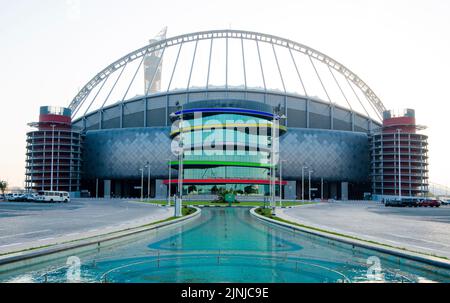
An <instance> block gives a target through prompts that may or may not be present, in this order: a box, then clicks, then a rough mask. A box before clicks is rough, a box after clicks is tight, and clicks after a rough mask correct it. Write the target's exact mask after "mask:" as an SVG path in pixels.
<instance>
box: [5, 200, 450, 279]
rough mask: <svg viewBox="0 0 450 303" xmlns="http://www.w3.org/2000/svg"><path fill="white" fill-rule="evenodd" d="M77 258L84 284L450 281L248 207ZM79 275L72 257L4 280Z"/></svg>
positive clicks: (217, 211)
mask: <svg viewBox="0 0 450 303" xmlns="http://www.w3.org/2000/svg"><path fill="white" fill-rule="evenodd" d="M75 256H76V257H78V258H79V259H80V261H81V267H80V270H81V272H80V279H81V281H83V282H109V283H114V282H119V283H121V282H125V283H130V282H148V283H153V282H207V283H208V282H255V283H258V282H305V283H314V282H319V283H321V282H330V283H335V282H369V281H370V282H371V281H377V282H379V281H388V282H419V281H429V280H432V281H439V282H450V273H449V272H448V271H445V270H442V269H438V268H435V267H432V266H425V265H422V264H419V263H417V262H413V261H408V260H405V259H401V258H397V257H392V256H388V255H384V254H381V253H378V252H374V251H370V250H365V249H359V248H353V247H352V246H351V245H346V244H342V243H338V242H334V241H329V240H326V239H322V238H319V237H316V236H312V235H308V234H304V233H300V232H298V231H294V230H291V229H284V228H280V227H277V226H272V225H269V224H266V223H264V222H260V221H259V220H257V219H255V218H253V217H252V216H251V215H250V213H249V209H246V208H204V209H202V214H201V216H200V217H198V218H197V219H195V220H194V221H192V222H189V223H186V224H184V225H182V226H180V227H166V228H163V229H160V230H157V231H150V232H146V233H142V234H140V235H139V236H134V237H132V238H128V239H126V240H125V241H123V242H121V243H116V244H114V245H110V246H107V247H103V246H102V247H101V248H98V249H93V250H90V251H89V250H88V251H84V252H81V253H78V254H75ZM378 262H379V263H378ZM378 265H379V266H378ZM73 269H74V268H73V267H68V266H66V257H64V258H60V259H57V260H51V261H48V262H46V263H41V264H39V265H36V266H33V267H30V266H28V267H27V268H25V269H21V270H16V271H13V272H4V273H3V274H1V273H0V281H10V282H38V283H39V282H66V281H67V279H68V275H67V274H68V272H71V273H72V272H73Z"/></svg>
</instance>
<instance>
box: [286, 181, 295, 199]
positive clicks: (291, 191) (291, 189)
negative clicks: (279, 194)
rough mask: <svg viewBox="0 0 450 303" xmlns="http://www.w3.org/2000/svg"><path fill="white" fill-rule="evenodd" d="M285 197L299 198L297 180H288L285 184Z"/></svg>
mask: <svg viewBox="0 0 450 303" xmlns="http://www.w3.org/2000/svg"><path fill="white" fill-rule="evenodd" d="M284 198H285V199H287V200H295V199H297V181H288V182H287V185H285V186H284Z"/></svg>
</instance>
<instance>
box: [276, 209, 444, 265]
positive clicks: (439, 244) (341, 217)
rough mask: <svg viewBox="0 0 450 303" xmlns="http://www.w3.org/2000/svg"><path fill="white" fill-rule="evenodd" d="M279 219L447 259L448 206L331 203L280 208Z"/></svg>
mask: <svg viewBox="0 0 450 303" xmlns="http://www.w3.org/2000/svg"><path fill="white" fill-rule="evenodd" d="M277 215H278V216H279V217H281V218H283V219H286V220H289V221H293V222H297V223H300V224H305V225H308V226H314V227H317V228H322V229H326V230H330V231H334V232H338V233H342V234H346V235H350V236H355V237H358V238H360V239H366V240H373V241H376V242H379V243H385V244H388V245H392V246H396V247H401V248H407V249H410V250H413V251H417V252H424V253H428V254H434V255H437V256H443V257H447V258H450V207H449V206H443V207H440V208H393V207H385V206H384V205H383V204H381V203H374V202H334V203H319V204H315V205H305V206H301V207H297V208H291V209H282V210H278V211H277Z"/></svg>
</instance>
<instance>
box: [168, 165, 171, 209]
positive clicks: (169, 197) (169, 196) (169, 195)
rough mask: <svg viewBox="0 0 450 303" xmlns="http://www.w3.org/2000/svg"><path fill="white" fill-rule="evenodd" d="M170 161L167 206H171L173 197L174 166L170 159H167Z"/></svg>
mask: <svg viewBox="0 0 450 303" xmlns="http://www.w3.org/2000/svg"><path fill="white" fill-rule="evenodd" d="M167 161H168V163H169V190H168V192H169V194H168V197H167V206H169V207H170V199H171V197H172V166H171V165H170V159H167Z"/></svg>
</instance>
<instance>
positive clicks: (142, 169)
mask: <svg viewBox="0 0 450 303" xmlns="http://www.w3.org/2000/svg"><path fill="white" fill-rule="evenodd" d="M139 170H140V171H141V202H142V201H144V168H139Z"/></svg>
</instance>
